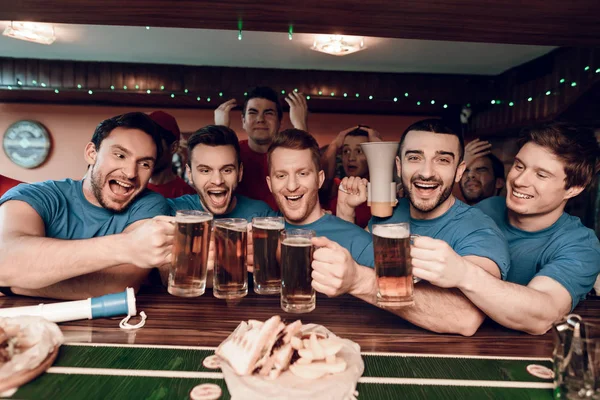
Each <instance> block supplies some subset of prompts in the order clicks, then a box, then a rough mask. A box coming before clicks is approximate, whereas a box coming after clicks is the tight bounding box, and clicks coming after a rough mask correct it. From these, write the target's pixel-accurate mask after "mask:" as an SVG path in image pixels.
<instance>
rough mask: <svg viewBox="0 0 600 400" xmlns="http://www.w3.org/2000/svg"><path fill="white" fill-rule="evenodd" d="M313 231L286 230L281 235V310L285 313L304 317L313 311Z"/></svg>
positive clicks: (314, 302)
mask: <svg viewBox="0 0 600 400" xmlns="http://www.w3.org/2000/svg"><path fill="white" fill-rule="evenodd" d="M313 237H315V231H311V230H308V229H287V230H285V231H283V232H281V308H282V309H283V311H285V312H289V313H298V314H299V313H307V312H311V311H312V310H314V309H315V307H316V296H315V289H313V287H312V286H311V282H312V276H311V275H312V261H313V251H314V247H313V245H312V243H311V238H313Z"/></svg>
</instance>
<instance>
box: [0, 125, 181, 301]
mask: <svg viewBox="0 0 600 400" xmlns="http://www.w3.org/2000/svg"><path fill="white" fill-rule="evenodd" d="M161 146H162V143H161V137H160V134H159V133H158V129H157V126H156V124H155V123H154V122H153V121H152V120H151V119H150V118H149V117H148V116H147V115H146V114H144V113H128V114H124V115H120V116H117V117H113V118H109V119H107V120H105V121H103V122H101V123H100V124H99V125H98V127H97V128H96V131H95V132H94V135H93V136H92V140H91V141H90V142H89V143H88V144H87V145H86V147H85V153H84V154H85V159H86V162H87V163H88V165H89V169H88V173H87V174H86V176H85V177H84V179H83V180H81V181H74V180H71V179H65V180H62V181H46V182H39V183H33V184H28V185H19V186H17V187H15V188H13V189H11V190H9V191H8V192H7V193H6V194H5V195H4V196H3V197H2V198H1V199H0V291H2V293H4V294H11V290H12V292H14V293H16V294H23V295H30V296H40V297H52V298H62V299H81V298H86V297H90V296H98V295H103V294H106V293H114V292H118V291H122V290H124V289H125V288H126V287H127V286H132V287H135V288H137V287H139V285H140V284H141V282H142V281H143V280H144V279H145V278H146V276H147V274H148V272H149V270H150V268H152V267H158V266H161V265H163V264H165V263H169V262H170V261H171V251H172V239H173V234H174V227H173V225H172V224H171V223H170V217H164V216H161V215H166V214H168V213H169V208H168V205H167V203H166V201H165V199H164V198H163V197H162V196H160V195H159V194H157V193H154V192H151V191H148V190H146V184H147V183H148V180H149V179H150V176H151V175H152V170H153V168H154V164H155V162H156V160H157V159H158V158H160V156H161V151H162V150H161ZM154 217H155V218H154Z"/></svg>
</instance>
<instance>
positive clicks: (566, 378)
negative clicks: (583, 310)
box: [552, 314, 600, 400]
mask: <svg viewBox="0 0 600 400" xmlns="http://www.w3.org/2000/svg"><path fill="white" fill-rule="evenodd" d="M552 334H553V336H554V351H553V353H552V356H553V357H552V358H553V362H554V398H556V399H594V400H596V399H600V325H599V324H595V323H590V322H585V321H583V320H582V318H581V317H580V316H579V315H576V314H571V315H568V316H567V317H566V318H565V319H564V320H562V321H560V322H557V323H555V324H554V325H553V327H552Z"/></svg>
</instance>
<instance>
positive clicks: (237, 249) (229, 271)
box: [213, 218, 248, 299]
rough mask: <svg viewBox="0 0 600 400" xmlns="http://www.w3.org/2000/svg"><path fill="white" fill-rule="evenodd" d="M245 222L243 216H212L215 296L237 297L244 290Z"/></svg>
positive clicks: (246, 279) (246, 284)
mask: <svg viewBox="0 0 600 400" xmlns="http://www.w3.org/2000/svg"><path fill="white" fill-rule="evenodd" d="M247 225H248V221H246V220H245V219H244V218H222V219H218V220H215V222H214V224H213V226H214V227H213V237H214V240H215V270H214V275H213V295H214V296H215V297H217V298H219V299H237V298H241V297H244V296H246V295H247V294H248V272H247V271H246V238H247V236H248V231H247V229H248V228H247Z"/></svg>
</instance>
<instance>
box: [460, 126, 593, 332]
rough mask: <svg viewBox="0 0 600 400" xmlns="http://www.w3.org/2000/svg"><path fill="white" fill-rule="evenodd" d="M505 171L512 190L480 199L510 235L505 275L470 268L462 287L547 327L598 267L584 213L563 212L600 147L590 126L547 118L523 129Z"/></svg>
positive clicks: (510, 320)
mask: <svg viewBox="0 0 600 400" xmlns="http://www.w3.org/2000/svg"><path fill="white" fill-rule="evenodd" d="M522 135H523V137H522V139H521V142H520V144H521V148H520V150H519V152H518V154H517V155H516V157H515V161H514V163H513V165H512V167H511V169H510V171H509V173H508V176H507V179H506V187H507V192H508V193H507V196H506V199H504V198H501V197H492V198H490V199H487V200H484V201H482V202H480V203H479V204H478V205H477V206H476V207H477V208H480V209H481V210H483V212H485V213H486V214H488V215H489V216H491V217H492V218H493V219H494V221H496V223H497V224H498V226H499V227H500V229H501V230H502V231H503V232H504V234H505V236H506V239H507V240H508V245H509V250H510V257H511V269H510V271H509V273H508V277H507V282H501V281H497V280H493V279H489V277H488V276H486V275H485V274H481V272H480V271H477V270H473V269H471V268H466V269H463V270H459V271H458V272H459V273H460V274H461V275H462V276H464V278H463V279H462V284H461V286H460V289H461V291H462V292H463V293H464V294H465V295H466V296H467V297H468V298H469V299H470V300H471V301H472V302H473V303H475V305H477V306H478V307H479V308H480V309H481V310H483V311H484V312H485V313H486V314H487V315H488V316H489V317H490V318H493V319H494V320H496V321H497V322H499V323H500V324H502V325H504V326H507V327H509V328H513V329H518V330H522V331H525V332H528V333H532V334H544V333H546V332H547V331H548V330H549V329H550V328H551V327H552V324H553V323H554V322H556V321H557V320H560V319H561V318H563V317H564V316H565V315H566V314H568V313H569V312H570V311H571V310H572V309H573V308H575V306H576V305H577V303H578V302H579V301H580V300H582V299H584V298H585V296H586V294H587V293H588V292H589V291H590V289H591V288H592V286H593V285H594V282H595V280H596V277H597V275H598V273H599V272H600V243H599V242H598V238H597V237H596V235H595V233H594V231H592V230H591V229H588V228H586V227H584V226H583V224H582V223H581V221H580V220H579V218H576V217H573V216H570V215H569V214H567V213H565V212H564V208H565V205H566V203H567V201H568V200H569V199H571V198H573V197H575V196H577V195H578V194H580V193H581V192H582V191H583V190H584V189H585V188H586V187H587V186H588V185H589V184H590V183H591V182H592V180H593V179H594V178H595V176H596V173H597V172H598V157H599V156H600V148H599V147H598V143H597V141H596V138H595V136H594V133H593V131H592V130H590V129H584V128H581V127H577V126H574V125H569V124H565V123H546V124H543V125H539V126H535V127H532V128H527V129H524V130H523V132H522Z"/></svg>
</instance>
